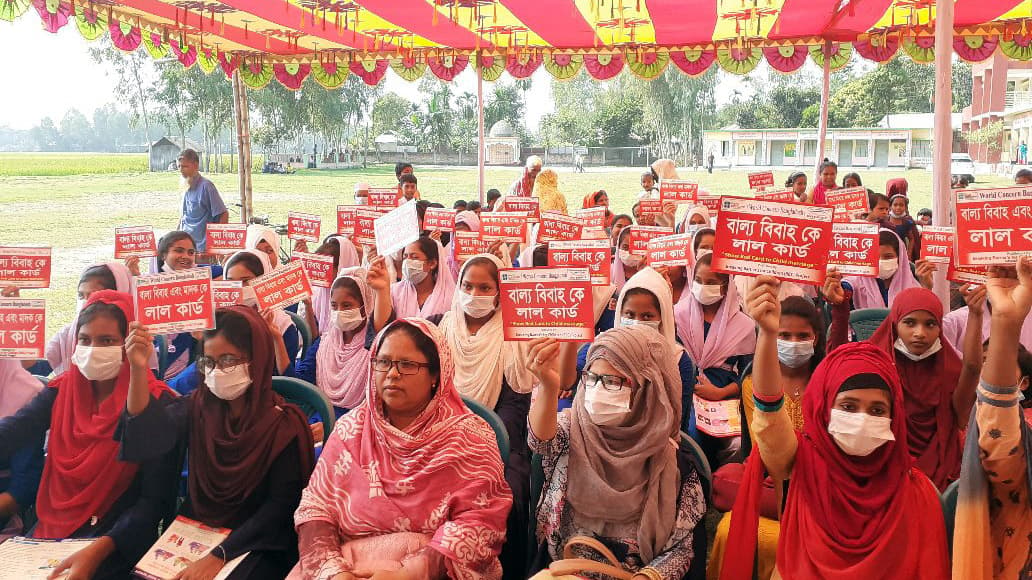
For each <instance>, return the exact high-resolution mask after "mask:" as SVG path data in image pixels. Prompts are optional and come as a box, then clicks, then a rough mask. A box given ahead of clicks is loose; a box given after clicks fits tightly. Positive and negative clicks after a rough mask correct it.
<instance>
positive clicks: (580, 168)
mask: <svg viewBox="0 0 1032 580" xmlns="http://www.w3.org/2000/svg"><path fill="white" fill-rule="evenodd" d="M573 168H574V170H575V171H576V172H577V173H584V156H583V155H581V154H580V153H578V154H576V155H574V156H573Z"/></svg>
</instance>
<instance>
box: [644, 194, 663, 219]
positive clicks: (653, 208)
mask: <svg viewBox="0 0 1032 580" xmlns="http://www.w3.org/2000/svg"><path fill="white" fill-rule="evenodd" d="M638 215H640V216H641V217H652V218H655V217H659V216H661V215H663V202H662V201H660V200H658V199H647V198H646V199H641V200H638Z"/></svg>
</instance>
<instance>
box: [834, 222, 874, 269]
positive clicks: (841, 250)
mask: <svg viewBox="0 0 1032 580" xmlns="http://www.w3.org/2000/svg"><path fill="white" fill-rule="evenodd" d="M831 234H832V237H831V250H830V251H829V252H828V267H829V268H831V267H832V266H834V267H835V268H837V269H838V271H839V273H840V274H842V275H844V276H877V275H878V258H879V257H880V256H879V248H880V246H879V245H878V224H862V223H852V224H832V226H831Z"/></svg>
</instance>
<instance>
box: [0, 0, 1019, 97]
mask: <svg viewBox="0 0 1032 580" xmlns="http://www.w3.org/2000/svg"><path fill="white" fill-rule="evenodd" d="M934 4H935V0H852V1H845V2H844V1H843V0H0V19H3V20H14V19H15V18H18V17H20V16H23V15H26V14H36V15H37V16H38V17H40V18H41V19H42V21H43V27H44V28H45V29H46V30H48V31H50V32H56V31H57V30H58V29H60V28H62V27H64V26H65V25H68V24H69V23H74V25H75V26H76V27H77V28H78V29H79V31H80V32H81V33H82V35H83V36H84V37H86V38H87V39H90V40H93V39H97V38H100V37H101V36H104V35H105V34H107V35H108V36H110V38H111V41H112V43H113V44H114V45H115V46H116V47H118V48H120V49H122V50H127V51H131V50H136V49H138V48H140V47H141V46H143V48H144V49H145V50H147V51H148V53H150V54H151V55H152V56H154V57H155V58H163V57H167V56H173V57H175V58H177V59H178V60H179V61H180V62H182V63H183V65H184V66H193V65H194V64H195V63H196V64H197V65H198V66H200V67H202V68H203V69H204V70H205V72H211V71H213V70H214V69H215V68H216V67H219V68H221V69H222V71H223V72H225V73H226V74H227V75H229V74H232V72H233V71H234V70H235V69H237V68H239V69H240V71H241V75H242V77H243V78H244V81H245V83H246V84H247V85H248V86H251V87H252V88H260V87H262V86H264V85H265V84H267V83H268V82H269V81H271V80H272V79H273V78H276V79H277V80H278V81H279V82H281V83H282V84H283V85H284V86H286V87H288V88H291V89H296V88H299V87H300V86H301V84H302V82H303V81H304V79H305V78H306V77H307V76H308V75H312V76H313V78H314V79H315V80H316V81H318V82H319V83H320V84H322V85H323V86H326V87H328V88H332V87H336V86H340V84H341V83H343V82H344V80H345V79H346V78H347V76H348V75H349V74H356V75H358V76H360V77H361V78H362V79H363V80H364V81H365V82H367V83H369V84H376V83H378V82H380V80H382V79H383V76H384V74H385V73H386V71H387V69H388V68H391V69H393V70H394V71H395V72H396V73H397V74H398V75H399V76H401V77H402V78H405V79H407V80H415V79H417V78H419V77H421V76H423V75H424V74H425V72H426V70H427V69H429V70H430V72H431V73H433V74H434V75H436V76H437V77H439V78H441V79H444V80H451V79H452V78H454V77H455V75H457V74H458V73H459V72H461V71H462V70H464V69H465V68H466V67H468V66H471V65H472V66H475V67H479V68H480V69H481V70H482V72H483V74H484V78H485V79H487V80H495V79H497V78H498V77H499V76H500V75H501V74H502V72H503V71H505V72H508V73H509V74H510V75H511V76H513V77H516V78H525V77H527V76H529V75H530V74H532V73H533V72H534V71H535V70H537V69H538V68H539V67H541V66H544V67H545V69H546V70H548V71H549V73H551V74H552V75H553V76H555V77H556V78H559V79H566V78H570V77H572V76H574V75H575V74H577V73H578V72H579V71H580V69H582V68H583V69H585V70H586V71H587V72H588V74H590V75H591V76H593V77H594V78H597V79H606V78H611V77H613V76H614V75H616V74H618V73H619V72H620V71H621V70H622V69H623V68H624V67H625V66H626V67H628V68H629V69H630V70H631V71H632V72H633V73H634V74H636V75H638V76H640V77H643V78H653V77H655V76H657V75H659V74H660V73H662V72H663V70H664V69H665V68H666V67H667V66H669V64H670V63H671V62H672V63H673V64H674V65H675V66H676V67H678V68H679V69H680V70H681V71H683V72H684V73H686V74H689V75H698V74H702V73H704V72H705V71H706V70H707V69H708V68H709V67H710V66H711V65H713V64H714V63H716V64H717V65H718V66H720V67H721V68H723V69H724V70H727V71H729V72H733V73H738V74H744V73H747V72H749V71H751V70H752V69H753V68H755V67H756V65H757V64H758V63H759V62H760V60H761V59H764V58H765V59H766V60H767V61H768V63H770V65H771V66H772V67H774V68H775V69H776V70H779V71H781V72H786V73H788V72H793V71H795V70H798V69H799V68H800V67H801V66H802V65H803V64H804V63H805V61H806V59H807V58H808V57H809V58H812V59H814V60H815V61H817V62H818V63H823V61H824V59H825V58H831V59H832V60H831V64H832V66H833V67H838V66H843V65H845V63H846V62H848V61H849V59H850V57H851V55H852V52H853V51H854V50H855V51H856V52H857V53H858V54H859V55H860V56H861V57H864V58H867V59H870V60H874V61H879V62H884V61H887V60H889V59H890V58H892V57H893V56H895V55H896V54H897V52H898V51H899V50H900V49H902V50H903V51H904V52H906V53H907V54H908V55H910V57H911V58H913V59H914V60H916V61H919V62H930V61H931V60H932V58H933V56H934V55H933V47H934V40H933V36H932V33H933V28H934V18H935V11H934ZM1030 21H1032V2H1030V1H1028V0H957V1H956V4H955V27H956V31H957V34H958V35H959V36H958V37H957V39H956V41H955V42H954V50H955V51H956V52H957V54H958V55H959V56H960V57H961V58H964V59H966V60H971V61H978V60H984V59H986V58H989V57H990V56H992V55H993V53H994V52H995V51H996V50H998V49H999V50H1001V51H1002V52H1003V53H1004V54H1005V55H1006V56H1008V57H1009V58H1013V59H1017V60H1028V59H1030V58H1032V30H1030V27H1029V25H1028V23H1029V22H1030ZM825 40H831V41H833V42H834V44H833V45H832V47H831V52H830V54H825V49H824V41H825Z"/></svg>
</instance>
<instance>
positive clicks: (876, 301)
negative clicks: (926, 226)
mask: <svg viewBox="0 0 1032 580" xmlns="http://www.w3.org/2000/svg"><path fill="white" fill-rule="evenodd" d="M879 236H880V237H881V242H880V243H881V246H882V256H884V257H885V259H883V260H881V264H880V266H879V274H878V277H877V278H872V277H869V276H845V277H843V278H842V288H843V289H844V290H852V291H853V308H854V309H859V308H889V307H890V306H891V305H892V300H893V299H894V298H895V297H896V295H898V294H899V293H900V292H902V291H904V290H906V289H907V288H920V287H921V283H920V282H919V281H918V280H917V278H916V277H914V273H913V272H911V271H910V260H908V259H907V253H906V252H905V251H902V250H905V249H906V248H905V247H904V246H903V242H902V240H900V239H899V236H897V235H896V232H894V231H892V230H886V229H883V230H881V232H879ZM890 250H891V251H890ZM893 254H894V255H893ZM830 278H834V277H833V276H832V277H830ZM825 294H827V292H825ZM886 297H887V299H886ZM829 301H831V300H829Z"/></svg>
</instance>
